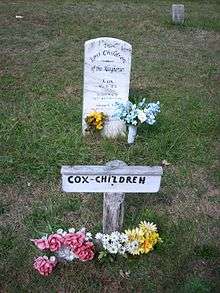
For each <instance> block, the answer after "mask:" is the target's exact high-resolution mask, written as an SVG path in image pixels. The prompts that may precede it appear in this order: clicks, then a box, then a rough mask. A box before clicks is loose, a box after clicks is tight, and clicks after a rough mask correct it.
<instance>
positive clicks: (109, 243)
mask: <svg viewBox="0 0 220 293" xmlns="http://www.w3.org/2000/svg"><path fill="white" fill-rule="evenodd" d="M95 238H96V239H97V240H98V242H99V243H100V245H101V252H99V258H100V259H101V258H103V257H105V256H107V255H109V254H110V255H116V254H119V255H123V256H127V255H128V254H131V255H139V254H145V253H148V252H150V251H151V250H153V248H154V246H155V245H156V244H157V243H158V242H161V239H160V237H159V233H158V231H157V226H156V225H155V224H153V223H150V222H146V221H143V222H141V223H140V224H139V226H138V227H136V228H134V229H131V230H125V231H124V232H122V233H120V232H118V231H115V232H112V233H111V234H109V235H108V234H103V233H97V234H96V236H95Z"/></svg>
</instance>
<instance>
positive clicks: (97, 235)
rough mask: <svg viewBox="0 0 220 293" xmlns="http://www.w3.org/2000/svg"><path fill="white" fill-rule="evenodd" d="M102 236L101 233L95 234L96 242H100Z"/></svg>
mask: <svg viewBox="0 0 220 293" xmlns="http://www.w3.org/2000/svg"><path fill="white" fill-rule="evenodd" d="M102 236H103V234H102V233H97V234H96V235H95V239H97V240H102Z"/></svg>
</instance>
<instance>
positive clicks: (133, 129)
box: [128, 125, 137, 144]
mask: <svg viewBox="0 0 220 293" xmlns="http://www.w3.org/2000/svg"><path fill="white" fill-rule="evenodd" d="M136 135H137V126H135V125H129V126H128V144H132V143H134V141H135V138H136Z"/></svg>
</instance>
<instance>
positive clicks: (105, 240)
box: [102, 234, 110, 243]
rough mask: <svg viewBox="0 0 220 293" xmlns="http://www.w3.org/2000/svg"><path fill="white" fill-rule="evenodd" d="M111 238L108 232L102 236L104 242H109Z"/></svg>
mask: <svg viewBox="0 0 220 293" xmlns="http://www.w3.org/2000/svg"><path fill="white" fill-rule="evenodd" d="M109 240H110V236H109V235H107V234H103V236H102V242H103V243H108V242H109Z"/></svg>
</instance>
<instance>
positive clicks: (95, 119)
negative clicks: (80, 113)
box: [85, 111, 107, 131]
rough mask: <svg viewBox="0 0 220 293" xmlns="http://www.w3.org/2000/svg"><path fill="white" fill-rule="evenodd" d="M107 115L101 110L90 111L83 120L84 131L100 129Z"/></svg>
mask: <svg viewBox="0 0 220 293" xmlns="http://www.w3.org/2000/svg"><path fill="white" fill-rule="evenodd" d="M106 118H107V116H106V115H105V114H104V113H103V112H97V111H92V112H90V113H89V114H88V115H87V116H86V118H85V122H86V124H87V129H86V131H94V130H95V131H100V130H102V129H103V127H104V125H105V121H106Z"/></svg>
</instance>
